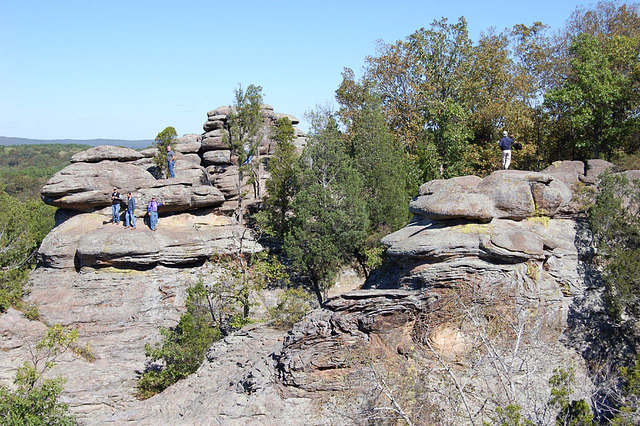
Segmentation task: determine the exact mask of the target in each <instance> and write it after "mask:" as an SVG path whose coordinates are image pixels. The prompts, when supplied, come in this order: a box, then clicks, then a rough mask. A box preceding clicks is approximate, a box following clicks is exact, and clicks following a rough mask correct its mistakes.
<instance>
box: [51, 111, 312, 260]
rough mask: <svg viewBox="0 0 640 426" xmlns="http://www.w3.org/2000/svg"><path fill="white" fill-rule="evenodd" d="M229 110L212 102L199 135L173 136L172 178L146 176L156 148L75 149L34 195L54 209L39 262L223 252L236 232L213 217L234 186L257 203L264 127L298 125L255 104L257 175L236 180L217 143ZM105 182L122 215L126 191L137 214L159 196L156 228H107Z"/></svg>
mask: <svg viewBox="0 0 640 426" xmlns="http://www.w3.org/2000/svg"><path fill="white" fill-rule="evenodd" d="M230 111H231V109H230V107H220V108H217V109H216V110H213V111H211V112H209V113H208V119H207V122H206V123H205V125H204V129H205V133H204V134H202V135H196V134H187V135H184V136H182V137H180V138H178V140H177V143H176V144H175V147H174V148H175V151H176V166H175V173H176V178H175V179H156V177H154V176H155V175H156V170H155V169H156V167H155V165H154V162H153V156H154V155H155V154H156V153H157V149H156V148H147V149H145V150H142V151H140V152H138V151H135V150H132V149H129V148H120V147H112V146H98V147H95V148H91V149H88V150H86V151H83V152H80V153H77V154H75V155H74V156H73V158H72V159H71V161H72V164H71V165H70V166H68V167H66V168H65V169H63V170H61V171H60V172H58V173H56V174H55V175H54V176H53V177H52V178H51V179H50V180H49V181H48V182H47V184H46V185H45V186H44V187H43V188H42V199H43V200H44V201H45V202H46V203H47V204H51V205H54V206H56V207H59V208H60V209H61V210H60V211H59V213H58V221H57V226H56V228H54V230H53V231H52V232H51V233H50V234H49V235H48V236H47V238H46V239H45V241H44V242H43V244H42V248H41V250H40V253H39V258H40V262H41V264H42V265H43V266H46V267H54V268H68V267H73V266H74V265H75V267H76V268H80V267H85V266H92V267H97V266H115V267H145V268H147V267H153V266H155V265H158V264H163V265H181V264H193V263H197V262H201V261H204V260H205V259H208V258H210V257H211V256H212V255H213V254H214V253H216V252H220V251H222V252H228V251H230V250H231V249H232V248H233V247H234V244H237V239H238V235H240V234H241V233H242V230H240V229H238V228H237V227H234V226H233V224H232V223H231V222H230V221H229V220H225V219H224V218H221V217H220V216H221V215H222V216H223V215H225V214H229V213H231V212H233V211H234V209H235V207H236V205H237V199H238V195H239V193H240V191H243V192H244V193H246V195H245V200H244V203H245V205H252V204H255V203H258V202H259V201H260V197H261V196H262V193H263V192H264V182H265V180H266V178H267V177H268V174H267V173H266V171H265V167H264V164H265V162H266V161H268V159H269V157H270V156H271V155H272V154H273V152H274V149H275V143H274V142H273V141H272V140H271V137H270V136H271V128H272V126H273V125H274V124H275V122H276V121H277V119H278V118H280V117H283V116H287V117H289V119H290V120H291V121H292V122H293V123H294V124H298V120H297V119H296V118H295V117H293V116H290V115H286V114H278V113H275V112H274V111H273V107H271V106H269V105H263V107H262V118H263V128H262V130H261V134H262V140H261V145H260V147H259V156H258V157H257V158H256V160H255V161H256V162H257V166H258V168H259V170H258V176H259V180H258V182H257V183H255V184H254V185H249V184H248V177H245V180H244V182H242V185H239V182H238V164H237V159H236V158H232V157H231V154H230V151H229V149H228V146H226V142H225V141H224V134H225V132H226V131H227V130H225V129H226V125H227V119H228V118H227V117H228V114H229V112H230ZM296 134H297V135H298V143H299V144H302V142H300V140H304V133H303V132H301V131H300V130H297V129H296ZM206 166H208V167H206ZM205 167H206V168H205ZM113 188H118V189H119V190H120V192H121V193H122V198H123V201H122V205H121V212H122V215H124V210H125V208H126V206H125V204H126V201H125V200H126V193H127V192H129V191H130V192H132V194H133V197H134V198H135V199H136V202H137V210H136V216H137V217H138V218H139V219H142V218H143V217H144V216H145V214H146V208H145V206H146V204H147V203H148V202H149V201H150V200H151V197H152V196H155V197H157V199H158V200H160V201H162V202H163V203H164V204H163V205H162V206H161V207H160V208H159V210H158V212H159V215H160V221H159V231H158V232H157V233H156V234H153V235H150V234H149V233H148V231H147V230H146V227H145V226H143V223H142V221H141V220H139V221H138V222H139V226H138V229H137V230H136V231H135V232H129V233H123V232H120V231H121V229H119V228H116V227H114V226H110V227H107V226H106V223H107V222H108V221H109V220H110V217H111V211H110V206H111V201H110V194H111V192H112V190H113ZM74 212H75V213H74ZM78 212H80V213H78ZM186 212H188V213H186ZM245 236H246V235H245ZM244 250H260V246H259V245H257V244H253V243H250V244H245V245H244Z"/></svg>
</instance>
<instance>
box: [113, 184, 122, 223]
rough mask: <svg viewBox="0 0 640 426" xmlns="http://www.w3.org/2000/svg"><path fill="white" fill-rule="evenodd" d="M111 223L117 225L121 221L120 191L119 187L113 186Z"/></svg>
mask: <svg viewBox="0 0 640 426" xmlns="http://www.w3.org/2000/svg"><path fill="white" fill-rule="evenodd" d="M111 223H115V224H116V225H118V224H119V223H120V192H118V188H113V193H112V194H111Z"/></svg>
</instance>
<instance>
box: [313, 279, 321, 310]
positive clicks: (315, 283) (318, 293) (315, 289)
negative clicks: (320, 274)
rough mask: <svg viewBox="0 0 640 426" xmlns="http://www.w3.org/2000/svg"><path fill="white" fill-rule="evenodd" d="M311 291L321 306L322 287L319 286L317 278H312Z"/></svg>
mask: <svg viewBox="0 0 640 426" xmlns="http://www.w3.org/2000/svg"><path fill="white" fill-rule="evenodd" d="M312 282H313V292H314V293H315V294H316V297H317V298H318V303H319V304H320V306H322V303H323V298H322V289H321V288H320V283H319V282H318V281H317V280H313V279H312Z"/></svg>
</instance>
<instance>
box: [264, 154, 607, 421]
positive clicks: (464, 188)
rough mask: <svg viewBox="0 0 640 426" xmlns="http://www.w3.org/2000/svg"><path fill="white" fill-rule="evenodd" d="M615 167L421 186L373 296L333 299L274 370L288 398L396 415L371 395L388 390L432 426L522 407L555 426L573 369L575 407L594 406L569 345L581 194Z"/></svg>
mask: <svg viewBox="0 0 640 426" xmlns="http://www.w3.org/2000/svg"><path fill="white" fill-rule="evenodd" d="M610 167H611V164H608V163H605V162H602V161H590V162H588V163H587V165H586V167H585V164H584V163H582V162H559V163H555V164H553V165H552V166H550V167H549V168H548V169H546V170H543V171H542V172H540V173H532V172H521V171H498V172H495V173H493V174H491V175H490V176H488V177H486V178H484V179H480V178H478V177H475V176H466V177H460V178H454V179H449V180H436V181H431V182H428V183H426V184H424V185H423V186H422V187H421V188H420V192H419V195H418V196H417V197H416V198H415V199H414V200H413V201H412V202H411V207H410V209H411V212H412V213H414V217H413V219H412V220H411V222H410V223H409V224H408V225H407V226H406V227H404V228H402V229H400V230H399V231H397V232H394V233H392V234H390V235H387V236H386V237H384V238H383V240H382V242H383V244H385V245H386V246H387V247H388V250H387V254H388V256H389V257H390V262H389V264H388V265H386V266H385V267H383V268H380V269H379V270H378V271H377V272H376V273H374V274H372V276H370V278H369V279H368V280H367V282H366V283H365V286H364V287H365V288H366V290H360V291H355V292H352V293H347V294H343V295H340V296H338V297H335V298H332V299H330V300H329V301H327V303H326V304H325V305H324V306H323V309H321V310H316V311H314V312H312V313H311V314H309V315H308V316H307V317H306V318H305V319H304V320H303V321H301V322H300V323H298V324H296V325H295V326H294V328H293V329H292V331H291V332H290V333H289V335H288V336H287V337H286V339H285V341H284V344H283V348H282V350H281V352H280V353H279V354H278V366H277V368H278V371H279V374H280V376H279V377H280V380H281V382H282V383H283V384H284V385H285V386H286V388H285V389H286V390H287V392H289V394H290V395H296V396H302V395H315V396H316V397H318V398H322V395H325V397H326V396H327V395H333V396H335V395H338V394H340V393H343V394H344V393H346V394H347V395H351V397H345V398H346V399H348V400H349V401H350V402H349V403H350V404H352V406H354V407H356V406H357V407H359V408H358V410H357V413H354V414H357V415H358V416H360V418H362V417H365V418H366V417H367V416H368V415H373V414H374V413H375V407H378V408H377V409H378V410H385V408H384V407H395V408H398V407H397V406H395V405H393V404H392V403H391V401H389V400H388V399H386V400H385V398H382V400H381V399H376V398H374V397H367V395H373V394H377V395H379V394H380V392H383V393H385V391H386V392H387V395H396V398H397V400H396V401H395V402H396V403H398V404H399V406H401V407H403V408H404V409H405V410H407V411H410V412H411V413H412V415H413V416H414V417H413V419H414V421H415V420H416V419H418V420H419V421H418V422H419V423H420V422H424V423H427V424H435V423H449V422H451V421H452V420H451V419H457V420H456V423H459V422H463V423H465V422H471V420H470V419H472V418H473V419H474V420H476V419H478V418H485V419H489V418H490V417H491V415H492V413H493V410H494V409H495V408H496V407H497V406H505V405H506V404H508V403H516V404H518V405H519V406H520V407H522V409H523V410H525V411H526V412H527V413H528V415H535V416H537V420H538V421H539V422H540V423H544V424H546V423H548V422H552V420H553V417H549V416H552V413H551V412H547V413H546V414H544V413H542V412H540V411H536V410H539V407H536V404H543V405H544V403H545V402H546V401H547V399H548V395H549V392H550V389H549V378H550V377H551V376H552V375H553V374H554V368H555V367H558V366H560V367H562V368H569V367H570V368H573V369H574V371H575V374H576V377H577V379H576V382H577V383H580V386H579V387H578V388H577V389H576V390H575V394H574V396H573V397H575V398H578V399H579V398H585V399H586V400H589V395H590V392H591V389H592V386H593V385H592V384H591V382H590V379H589V378H588V374H587V369H586V367H585V363H584V360H583V359H582V357H581V353H580V351H579V350H577V348H574V346H573V345H572V344H569V342H568V338H567V337H566V333H567V331H568V321H567V317H568V312H569V311H570V310H571V309H575V308H576V301H578V300H581V299H582V298H583V297H584V294H585V292H587V291H588V290H589V289H588V284H587V283H586V282H585V277H584V275H583V274H582V270H583V268H582V261H583V260H584V259H583V258H582V256H586V255H588V251H585V250H581V249H580V247H579V246H580V241H581V240H582V239H583V238H584V236H582V235H580V233H581V232H582V230H581V228H582V226H581V225H580V222H581V217H583V213H584V211H583V210H581V208H582V209H584V206H581V205H580V203H579V202H578V200H577V199H576V197H575V196H574V195H575V194H574V190H575V189H576V188H577V186H576V185H585V184H586V185H590V184H591V183H592V182H595V181H596V178H597V174H599V173H600V172H602V171H603V170H605V169H607V168H610ZM376 392H377V393H376ZM349 398H351V399H349ZM367 407H369V408H367ZM371 407H374V409H372V408H371ZM380 407H382V408H380ZM421 407H422V408H421ZM372 410H373V411H372ZM421 410H422V411H421ZM427 411H428V413H427ZM434 413H440V414H437V415H436V414H434ZM434 415H435V416H436V417H433V416H434ZM438 416H440V417H438ZM378 418H379V417H378ZM464 419H467V420H466V421H465V420H464Z"/></svg>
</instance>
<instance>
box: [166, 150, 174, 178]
mask: <svg viewBox="0 0 640 426" xmlns="http://www.w3.org/2000/svg"><path fill="white" fill-rule="evenodd" d="M175 163H176V154H175V153H174V152H173V150H172V149H171V146H167V166H168V167H169V177H172V178H174V177H176V175H175V173H173V166H174V164H175Z"/></svg>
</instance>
